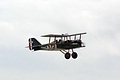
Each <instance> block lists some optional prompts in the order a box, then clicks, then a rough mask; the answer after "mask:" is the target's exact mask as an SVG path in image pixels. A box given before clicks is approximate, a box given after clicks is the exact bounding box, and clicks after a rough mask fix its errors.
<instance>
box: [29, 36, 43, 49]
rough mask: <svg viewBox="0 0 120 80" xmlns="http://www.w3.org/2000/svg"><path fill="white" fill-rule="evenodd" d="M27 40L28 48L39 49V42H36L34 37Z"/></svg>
mask: <svg viewBox="0 0 120 80" xmlns="http://www.w3.org/2000/svg"><path fill="white" fill-rule="evenodd" d="M28 42H29V46H28V47H29V49H30V50H34V51H37V50H40V49H41V47H40V46H41V43H40V42H38V41H37V40H36V39H35V38H29V40H28Z"/></svg>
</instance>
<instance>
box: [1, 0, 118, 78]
mask: <svg viewBox="0 0 120 80" xmlns="http://www.w3.org/2000/svg"><path fill="white" fill-rule="evenodd" d="M119 8H120V1H119V0H0V40H1V41H0V80H8V79H9V80H33V79H34V80H80V79H81V80H119V79H120V45H119V43H120V38H119V35H120V31H119V30H120V22H119V21H120V16H119V14H120V9H119ZM79 32H87V35H85V36H83V40H84V42H85V43H86V47H85V48H83V49H76V50H75V51H76V52H78V53H79V57H78V58H77V59H76V60H73V59H70V60H66V59H64V55H63V54H62V53H61V52H46V51H38V52H30V51H29V50H28V49H25V48H24V47H25V46H27V45H28V42H27V40H28V38H29V37H35V38H37V39H38V40H39V41H40V42H41V43H46V42H47V41H48V39H46V38H41V37H40V36H41V35H43V34H49V33H58V34H63V33H69V34H72V33H79Z"/></svg>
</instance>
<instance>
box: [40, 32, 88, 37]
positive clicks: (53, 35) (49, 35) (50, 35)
mask: <svg viewBox="0 0 120 80" xmlns="http://www.w3.org/2000/svg"><path fill="white" fill-rule="evenodd" d="M83 34H86V33H77V34H71V35H68V34H62V35H56V34H48V35H43V36H42V37H69V36H77V35H83Z"/></svg>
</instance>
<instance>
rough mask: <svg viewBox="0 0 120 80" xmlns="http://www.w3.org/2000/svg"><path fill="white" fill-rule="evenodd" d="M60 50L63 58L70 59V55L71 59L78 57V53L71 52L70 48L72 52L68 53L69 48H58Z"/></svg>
mask: <svg viewBox="0 0 120 80" xmlns="http://www.w3.org/2000/svg"><path fill="white" fill-rule="evenodd" d="M60 51H61V52H62V53H63V54H64V57H65V59H70V57H71V56H72V58H73V59H76V58H77V57H78V54H77V53H76V52H73V50H72V54H70V53H69V50H68V52H67V51H65V50H60Z"/></svg>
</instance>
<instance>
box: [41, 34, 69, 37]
mask: <svg viewBox="0 0 120 80" xmlns="http://www.w3.org/2000/svg"><path fill="white" fill-rule="evenodd" d="M42 37H67V35H64V34H62V35H56V34H48V35H43V36H42Z"/></svg>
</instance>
